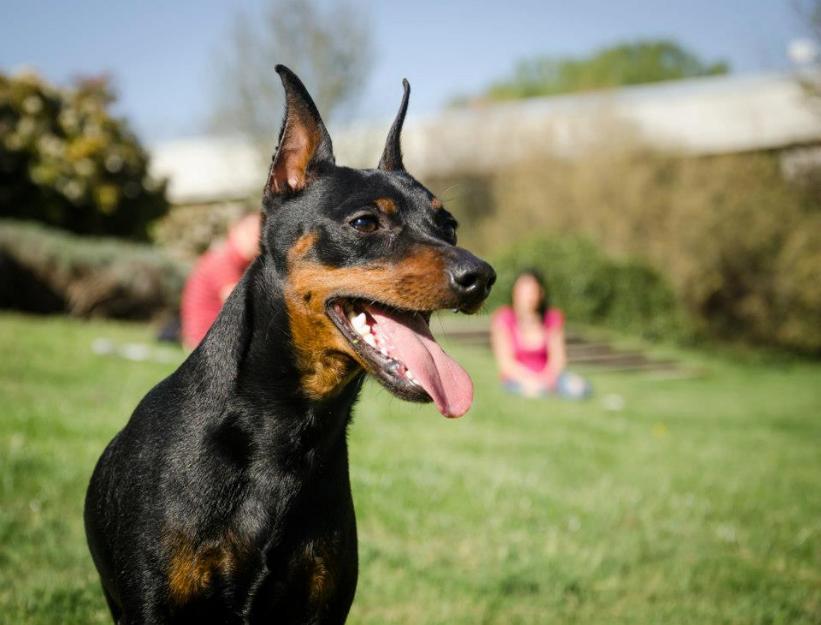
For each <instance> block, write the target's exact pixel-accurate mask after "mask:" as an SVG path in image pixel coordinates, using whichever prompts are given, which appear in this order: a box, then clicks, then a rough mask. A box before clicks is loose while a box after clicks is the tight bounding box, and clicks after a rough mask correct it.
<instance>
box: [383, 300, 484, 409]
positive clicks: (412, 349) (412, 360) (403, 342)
mask: <svg viewBox="0 0 821 625" xmlns="http://www.w3.org/2000/svg"><path fill="white" fill-rule="evenodd" d="M368 313H369V314H370V315H371V316H372V317H373V318H374V320H375V321H376V325H377V327H376V331H377V332H381V333H382V334H383V335H384V336H385V337H386V338H387V339H388V342H389V344H390V351H391V353H392V355H393V356H394V357H395V358H397V359H398V360H400V361H401V362H403V363H404V364H405V366H406V367H407V368H408V369H410V370H411V371H412V372H413V376H414V377H415V378H416V381H417V382H418V383H419V384H420V385H421V386H422V388H424V389H425V391H427V393H428V395H430V396H431V398H432V399H433V401H434V402H436V407H437V408H438V409H439V412H441V413H442V414H443V415H445V416H446V417H461V416H462V415H463V414H465V413H466V412H467V411H468V408H470V405H471V404H472V403H473V382H471V380H470V376H469V375H468V374H467V371H465V370H464V369H462V367H461V366H460V365H459V363H457V362H456V361H455V360H454V359H453V358H451V357H450V356H448V355H447V354H446V353H445V352H444V350H443V349H442V348H441V347H439V344H438V343H437V342H436V340H435V339H434V338H433V335H432V334H431V333H430V328H429V327H428V324H427V323H426V322H425V320H424V319H423V318H422V317H421V315H408V314H394V313H390V312H387V311H382V310H378V309H375V308H368Z"/></svg>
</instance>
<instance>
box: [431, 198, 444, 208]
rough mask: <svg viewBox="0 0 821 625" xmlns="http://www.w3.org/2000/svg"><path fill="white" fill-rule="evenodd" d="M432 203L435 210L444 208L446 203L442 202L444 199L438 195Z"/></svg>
mask: <svg viewBox="0 0 821 625" xmlns="http://www.w3.org/2000/svg"><path fill="white" fill-rule="evenodd" d="M430 205H431V208H433V210H437V211H438V210H440V209H442V208H444V204H442V200H440V199H439V198H438V197H434V198H433V199H432V200H431V201H430Z"/></svg>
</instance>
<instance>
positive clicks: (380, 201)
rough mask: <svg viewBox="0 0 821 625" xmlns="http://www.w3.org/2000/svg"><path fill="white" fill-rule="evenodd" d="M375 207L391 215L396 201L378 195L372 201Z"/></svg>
mask: <svg viewBox="0 0 821 625" xmlns="http://www.w3.org/2000/svg"><path fill="white" fill-rule="evenodd" d="M373 203H374V204H376V206H377V208H379V210H381V211H382V212H383V213H385V214H386V215H393V214H395V213H396V202H394V201H393V200H392V199H391V198H389V197H380V198H377V199H375V200H374V201H373Z"/></svg>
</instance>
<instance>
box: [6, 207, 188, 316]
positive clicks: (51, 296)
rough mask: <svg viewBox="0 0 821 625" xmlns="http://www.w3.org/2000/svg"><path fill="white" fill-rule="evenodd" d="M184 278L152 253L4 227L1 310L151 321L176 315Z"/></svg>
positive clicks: (26, 226) (10, 224) (38, 229)
mask: <svg viewBox="0 0 821 625" xmlns="http://www.w3.org/2000/svg"><path fill="white" fill-rule="evenodd" d="M186 273H187V267H185V266H184V265H181V264H179V263H177V262H174V261H172V260H171V259H169V258H168V257H166V256H165V255H164V254H163V253H162V252H160V251H159V250H157V249H156V248H154V247H152V246H149V245H144V244H137V243H126V242H123V241H120V240H117V239H104V238H93V237H78V236H75V235H71V234H68V233H65V232H61V231H59V230H53V229H49V228H46V227H43V226H40V225H36V224H31V223H24V222H15V221H12V220H2V221H0V274H2V275H3V281H2V284H0V308H8V309H15V310H23V311H29V312H62V311H66V312H69V313H71V314H73V315H78V316H82V317H117V318H124V319H148V318H151V317H153V316H155V315H157V314H159V313H162V312H165V311H169V310H172V309H174V308H176V306H177V305H178V303H179V294H180V292H181V290H182V286H183V283H184V280H185V276H186Z"/></svg>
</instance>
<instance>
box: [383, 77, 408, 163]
mask: <svg viewBox="0 0 821 625" xmlns="http://www.w3.org/2000/svg"><path fill="white" fill-rule="evenodd" d="M402 87H403V88H404V90H405V92H404V93H403V94H402V103H401V104H400V105H399V112H398V113H397V114H396V119H394V120H393V124H392V125H391V129H390V130H389V131H388V138H387V140H386V141H385V150H384V151H383V152H382V158H381V159H379V169H382V170H384V171H404V169H405V166H404V165H403V164H402V141H401V138H402V124H404V123H405V113H407V112H408V98H409V97H410V83H409V82H408V81H407V79H405V78H403V79H402Z"/></svg>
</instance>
